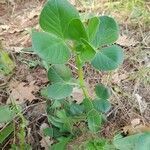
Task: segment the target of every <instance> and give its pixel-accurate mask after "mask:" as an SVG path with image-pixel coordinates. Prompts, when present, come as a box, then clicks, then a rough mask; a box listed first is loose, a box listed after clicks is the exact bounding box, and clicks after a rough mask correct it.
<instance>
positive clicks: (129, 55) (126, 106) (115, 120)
mask: <svg viewBox="0 0 150 150" xmlns="http://www.w3.org/2000/svg"><path fill="white" fill-rule="evenodd" d="M5 2H6V1H5ZM72 2H73V1H72ZM43 3H44V1H43V0H34V1H33V0H30V1H29V0H23V1H20V0H16V1H14V2H13V1H7V2H6V3H3V4H0V41H2V45H3V48H4V50H6V51H7V52H9V54H10V56H11V58H12V59H13V61H14V62H15V64H16V67H15V69H14V71H13V74H12V75H11V76H9V77H5V76H2V77H1V79H0V80H2V81H3V82H2V83H6V86H5V87H3V88H1V86H0V95H1V96H0V103H1V104H5V103H6V101H7V99H8V97H9V92H10V91H9V90H8V84H9V83H10V82H12V81H16V82H25V83H27V84H29V83H30V82H31V81H35V82H34V83H35V85H36V86H38V87H39V88H41V87H43V86H45V85H46V84H47V83H48V81H47V77H46V71H45V70H44V69H43V68H42V67H41V66H40V65H35V64H36V63H37V64H39V62H40V61H39V59H38V58H37V57H36V56H35V55H34V54H32V53H31V52H26V51H21V49H28V48H29V47H31V38H30V33H31V29H32V28H36V29H39V26H38V16H39V13H40V10H41V8H42V6H43ZM98 3H99V4H102V3H103V6H105V4H106V7H104V8H101V7H98V6H97V7H96V9H94V11H96V13H99V14H102V13H104V14H109V15H110V11H108V10H109V9H108V6H107V1H106V0H105V1H101V2H100V1H98ZM76 6H77V7H78V9H79V10H81V12H82V11H90V10H89V9H88V8H87V9H85V8H84V7H81V6H80V5H79V4H76ZM147 7H148V8H149V3H148V6H147ZM111 14H112V16H114V17H115V18H116V19H117V21H118V22H119V24H120V27H121V35H122V36H121V38H120V41H118V44H119V45H120V46H122V47H123V48H124V52H125V61H124V63H123V65H122V66H121V67H120V68H119V69H118V70H116V71H113V72H110V73H101V72H98V71H95V70H94V69H92V68H91V66H90V65H89V64H86V65H85V67H84V72H85V79H86V82H87V83H89V84H90V86H91V87H90V88H92V89H93V87H94V85H95V84H97V83H103V84H105V85H108V86H110V87H111V89H112V97H111V103H112V106H113V107H112V109H111V111H110V112H108V114H107V117H108V122H107V123H106V124H105V125H104V127H103V129H102V132H101V135H103V136H104V137H109V138H111V137H113V135H114V134H115V133H116V131H119V130H120V129H121V128H122V127H123V126H126V125H130V123H131V121H132V120H133V119H135V118H139V119H140V120H141V122H142V124H144V125H145V124H146V125H149V124H150V92H149V90H150V87H149V85H150V69H149V67H150V43H149V41H150V29H149V26H147V25H146V24H144V23H143V22H139V21H138V22H136V21H135V22H134V21H133V20H132V19H131V18H130V15H129V16H128V15H127V14H126V13H125V12H121V13H120V14H118V12H117V11H112V12H111ZM124 16H125V17H124ZM72 62H73V61H71V62H70V63H71V64H72ZM72 71H73V72H75V69H74V67H72ZM0 83H1V82H0ZM35 96H36V99H35V100H33V101H32V102H25V104H24V105H23V107H24V110H25V111H24V114H25V116H26V118H27V120H29V126H28V132H29V131H30V136H29V137H27V141H30V144H31V145H32V147H33V149H42V148H41V144H40V140H41V139H42V134H41V133H40V126H41V124H42V123H44V122H47V121H46V115H45V100H44V99H43V98H42V97H41V96H40V95H39V93H38V92H36V93H35ZM139 97H140V98H139ZM41 106H42V107H41ZM85 138H87V135H85V136H84V135H83V136H81V137H79V139H77V140H76V141H74V142H73V143H71V144H70V147H71V146H72V145H74V144H81V143H82V142H83V141H84V140H85ZM9 141H10V143H11V141H12V140H11V139H10V140H9ZM8 143H9V142H8ZM8 143H7V144H8ZM5 146H7V145H6V144H5ZM3 149H5V147H3ZM70 149H71V148H70Z"/></svg>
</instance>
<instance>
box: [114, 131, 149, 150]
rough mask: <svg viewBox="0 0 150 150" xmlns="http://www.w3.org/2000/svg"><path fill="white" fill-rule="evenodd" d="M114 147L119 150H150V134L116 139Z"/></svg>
mask: <svg viewBox="0 0 150 150" xmlns="http://www.w3.org/2000/svg"><path fill="white" fill-rule="evenodd" d="M114 145H115V147H116V148H117V149H118V150H149V149H150V132H143V133H138V134H135V135H130V136H127V137H124V138H123V137H122V138H115V139H114Z"/></svg>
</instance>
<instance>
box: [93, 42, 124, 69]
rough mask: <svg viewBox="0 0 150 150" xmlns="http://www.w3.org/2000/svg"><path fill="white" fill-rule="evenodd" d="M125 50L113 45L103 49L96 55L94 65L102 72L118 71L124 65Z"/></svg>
mask: <svg viewBox="0 0 150 150" xmlns="http://www.w3.org/2000/svg"><path fill="white" fill-rule="evenodd" d="M123 57H124V56H123V50H122V48H120V47H119V46H116V45H113V46H110V47H106V48H102V49H101V50H100V51H99V52H97V53H96V55H95V57H94V59H93V60H92V62H91V63H92V65H93V67H95V68H96V69H98V70H100V71H109V70H113V69H116V68H117V67H118V66H119V65H121V64H122V63H123Z"/></svg>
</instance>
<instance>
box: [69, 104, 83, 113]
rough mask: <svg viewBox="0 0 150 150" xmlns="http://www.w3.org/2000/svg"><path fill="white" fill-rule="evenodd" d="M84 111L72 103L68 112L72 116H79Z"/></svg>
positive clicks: (80, 106) (81, 107)
mask: <svg viewBox="0 0 150 150" xmlns="http://www.w3.org/2000/svg"><path fill="white" fill-rule="evenodd" d="M83 111H84V108H83V106H82V105H79V104H76V103H72V104H71V105H70V112H71V113H72V114H73V115H81V114H82V113H83Z"/></svg>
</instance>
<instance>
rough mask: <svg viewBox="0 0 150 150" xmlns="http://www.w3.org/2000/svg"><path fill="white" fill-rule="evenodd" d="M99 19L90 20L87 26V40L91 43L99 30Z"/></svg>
mask: <svg viewBox="0 0 150 150" xmlns="http://www.w3.org/2000/svg"><path fill="white" fill-rule="evenodd" d="M99 24H100V19H99V18H98V17H93V18H90V19H89V21H88V25H87V33H88V37H89V40H90V41H92V40H93V38H94V37H95V35H96V33H97V30H98V28H99Z"/></svg>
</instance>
